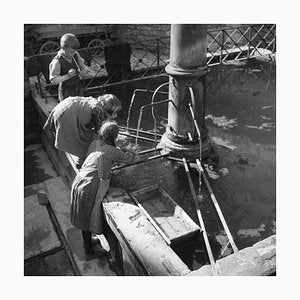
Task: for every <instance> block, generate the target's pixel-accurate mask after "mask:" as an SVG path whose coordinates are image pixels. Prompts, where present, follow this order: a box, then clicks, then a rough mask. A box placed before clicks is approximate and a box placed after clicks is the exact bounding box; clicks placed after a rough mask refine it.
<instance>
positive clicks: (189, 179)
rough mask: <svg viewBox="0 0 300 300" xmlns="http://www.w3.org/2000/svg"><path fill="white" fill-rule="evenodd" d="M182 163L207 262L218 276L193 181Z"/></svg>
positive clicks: (185, 162) (184, 162)
mask: <svg viewBox="0 0 300 300" xmlns="http://www.w3.org/2000/svg"><path fill="white" fill-rule="evenodd" d="M182 161H183V164H184V168H185V172H186V175H187V178H188V181H189V184H190V189H191V192H192V196H193V199H194V202H195V205H196V210H197V216H198V220H199V223H200V226H201V229H202V230H203V238H204V242H205V246H206V249H207V254H208V258H209V261H210V264H211V267H212V271H213V275H218V270H217V265H216V262H215V259H214V257H213V254H212V250H211V247H210V244H209V240H208V236H207V232H206V229H205V225H204V221H203V218H202V215H201V211H200V207H199V205H198V199H197V195H196V191H195V187H194V184H193V181H192V178H191V174H190V170H189V166H188V164H187V161H186V158H185V157H184V158H183V159H182Z"/></svg>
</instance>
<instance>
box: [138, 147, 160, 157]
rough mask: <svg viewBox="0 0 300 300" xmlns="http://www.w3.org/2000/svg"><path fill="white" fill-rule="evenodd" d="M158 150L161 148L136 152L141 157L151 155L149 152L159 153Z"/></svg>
mask: <svg viewBox="0 0 300 300" xmlns="http://www.w3.org/2000/svg"><path fill="white" fill-rule="evenodd" d="M160 150H162V148H152V149H148V150H144V151H141V152H138V153H137V154H138V155H142V154H147V153H151V152H154V151H160Z"/></svg>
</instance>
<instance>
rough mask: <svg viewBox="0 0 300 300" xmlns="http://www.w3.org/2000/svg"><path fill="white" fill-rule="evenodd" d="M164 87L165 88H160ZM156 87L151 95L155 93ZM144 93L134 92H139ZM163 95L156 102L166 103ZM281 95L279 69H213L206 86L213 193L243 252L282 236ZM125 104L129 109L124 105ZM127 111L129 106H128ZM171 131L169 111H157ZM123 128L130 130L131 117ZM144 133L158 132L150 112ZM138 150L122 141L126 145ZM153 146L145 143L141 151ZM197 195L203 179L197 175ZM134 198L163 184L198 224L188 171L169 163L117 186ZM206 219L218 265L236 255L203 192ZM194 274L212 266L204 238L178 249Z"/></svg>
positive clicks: (140, 169) (130, 172)
mask: <svg viewBox="0 0 300 300" xmlns="http://www.w3.org/2000/svg"><path fill="white" fill-rule="evenodd" d="M157 86H158V84H157ZM157 86H155V85H154V86H153V87H152V89H155V87H157ZM136 88H143V85H140V86H134V87H132V90H130V89H129V91H130V92H128V91H127V92H128V99H127V100H126V97H125V99H124V94H122V95H120V98H121V99H124V103H128V105H129V102H130V98H131V95H132V92H133V90H134V89H136ZM165 98H166V96H165V95H161V96H160V97H158V99H156V101H159V100H165ZM275 99H276V95H275V65H273V64H269V63H265V62H258V61H256V60H253V61H250V62H243V63H241V62H239V63H236V64H234V65H233V64H231V65H227V66H224V65H223V66H217V67H214V68H212V69H211V71H210V73H209V74H208V78H207V93H206V125H207V127H208V130H209V135H210V137H211V139H212V142H213V144H214V153H213V154H214V156H212V157H210V158H209V159H206V160H205V161H203V163H204V165H205V166H206V169H207V171H208V175H209V179H210V182H211V186H212V189H213V191H214V193H215V195H216V198H217V200H218V203H219V205H220V207H221V210H222V212H223V214H224V217H225V220H226V221H227V224H228V227H229V229H230V231H231V233H232V235H233V237H234V239H235V242H236V244H237V246H238V248H239V249H242V248H244V247H247V246H251V245H253V243H255V242H257V241H259V240H261V239H264V238H266V237H268V236H270V235H272V234H274V233H275V231H276V228H275V227H276V191H275V184H276V126H275V125H276V109H275V105H276V102H275V101H276V100H275ZM149 102H151V97H150V96H147V95H140V96H139V97H137V100H136V102H135V103H134V104H133V109H132V119H131V123H130V126H131V127H136V126H135V125H134V124H136V122H137V118H138V112H139V109H140V107H141V106H142V105H144V104H147V103H149ZM124 103H123V104H124ZM123 107H124V110H126V109H127V108H128V107H127V108H126V106H124V105H123ZM156 113H157V116H158V120H159V122H160V124H161V126H160V128H159V133H160V134H162V133H164V131H165V125H166V117H167V106H163V107H160V108H159V110H157V111H156ZM121 117H122V119H121V120H120V123H121V124H122V125H126V117H127V116H126V114H125V113H124V114H123V116H122V115H121ZM141 125H142V126H141V128H142V129H143V130H153V120H152V118H151V110H149V111H148V113H146V112H145V117H144V119H143V120H142V123H141ZM129 141H131V142H134V141H133V140H129V139H128V140H127V141H126V140H123V141H122V143H126V142H129ZM146 147H148V148H152V147H153V145H151V144H146V142H145V143H141V148H142V149H144V148H146ZM191 175H192V177H193V179H194V184H195V187H196V190H198V186H197V184H198V172H197V171H196V170H191ZM114 182H115V184H116V183H117V184H122V185H123V186H124V187H126V189H128V190H129V191H134V190H137V189H140V188H142V187H144V186H147V185H150V184H153V183H159V184H160V185H161V186H162V187H163V188H164V189H165V190H166V191H167V192H168V193H169V194H170V196H171V197H173V199H174V200H175V201H176V202H177V203H178V204H179V205H180V206H181V207H182V208H183V209H184V210H185V211H186V212H187V213H188V214H189V215H190V217H191V218H192V219H193V220H194V221H195V222H198V220H197V215H196V210H195V205H194V203H193V199H192V196H191V193H190V190H189V185H188V181H187V178H186V174H185V172H184V169H183V167H182V166H181V165H180V164H178V163H173V162H169V161H167V160H163V159H161V160H157V161H152V162H151V163H146V164H143V165H138V166H133V167H130V168H127V169H123V170H120V172H119V173H118V175H117V176H116V177H115V178H114ZM202 193H203V202H202V210H203V212H202V211H201V212H202V214H203V218H204V222H205V224H206V227H207V228H206V229H207V231H208V233H209V238H210V241H211V243H212V248H213V251H214V254H215V258H218V257H221V256H226V255H228V254H229V253H230V248H228V247H227V246H228V245H227V244H228V239H227V237H226V236H225V233H224V230H223V228H222V226H221V224H220V222H219V221H218V218H217V217H216V212H215V210H214V208H213V205H212V203H211V201H210V199H209V194H208V192H207V190H206V188H205V187H204V185H203V186H202ZM175 250H176V252H177V253H178V254H180V257H182V259H183V260H184V261H185V262H186V263H187V264H188V265H189V267H191V268H194V269H196V268H198V267H199V265H201V264H203V263H205V261H206V262H207V261H208V260H207V257H206V256H205V254H204V252H203V243H201V241H200V237H199V239H198V241H196V242H195V244H193V245H190V251H189V252H186V251H185V250H184V249H183V250H182V249H175Z"/></svg>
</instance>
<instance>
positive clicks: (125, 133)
mask: <svg viewBox="0 0 300 300" xmlns="http://www.w3.org/2000/svg"><path fill="white" fill-rule="evenodd" d="M119 134H120V135H124V136H128V137H132V138H135V139H140V140H142V141H147V142H152V143H155V140H152V139H149V138H146V137H141V136H139V137H137V136H136V135H133V134H130V133H127V132H122V131H119ZM157 143H159V141H157Z"/></svg>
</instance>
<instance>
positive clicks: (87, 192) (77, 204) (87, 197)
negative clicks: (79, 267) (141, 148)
mask: <svg viewBox="0 0 300 300" xmlns="http://www.w3.org/2000/svg"><path fill="white" fill-rule="evenodd" d="M118 133H119V127H118V125H117V124H116V123H114V122H111V121H109V122H106V123H104V124H103V125H102V127H101V129H100V130H99V135H98V136H97V137H96V138H95V140H94V141H93V142H92V143H91V145H90V147H89V150H88V154H87V158H86V159H85V161H84V164H83V165H82V168H81V170H80V172H79V173H78V174H77V176H76V178H75V180H74V182H73V185H72V190H71V223H72V224H73V225H74V226H76V227H77V228H79V229H81V230H82V237H83V243H84V249H85V253H86V254H87V255H92V254H93V252H94V251H93V248H92V233H95V234H102V233H103V232H104V231H105V230H107V229H109V227H108V226H107V225H106V222H105V221H104V220H103V215H102V214H103V211H102V200H103V198H104V196H105V194H106V192H107V190H108V188H109V183H110V177H111V167H112V164H113V162H125V163H131V162H132V161H133V160H134V156H135V154H134V153H133V152H129V151H128V152H123V151H122V150H120V149H119V148H117V147H116V144H115V142H116V139H117V136H118Z"/></svg>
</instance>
